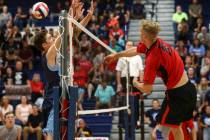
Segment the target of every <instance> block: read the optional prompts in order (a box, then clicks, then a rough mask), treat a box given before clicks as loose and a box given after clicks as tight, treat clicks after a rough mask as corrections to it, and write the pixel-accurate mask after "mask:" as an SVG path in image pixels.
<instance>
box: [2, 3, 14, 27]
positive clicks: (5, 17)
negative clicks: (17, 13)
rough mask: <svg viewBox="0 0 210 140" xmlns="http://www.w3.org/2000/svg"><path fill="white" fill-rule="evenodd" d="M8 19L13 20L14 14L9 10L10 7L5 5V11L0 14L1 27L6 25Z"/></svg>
mask: <svg viewBox="0 0 210 140" xmlns="http://www.w3.org/2000/svg"><path fill="white" fill-rule="evenodd" d="M8 21H12V15H11V13H9V12H8V7H7V6H6V5H5V6H3V12H2V13H1V14H0V28H2V27H4V26H5V25H6V24H7V22H8Z"/></svg>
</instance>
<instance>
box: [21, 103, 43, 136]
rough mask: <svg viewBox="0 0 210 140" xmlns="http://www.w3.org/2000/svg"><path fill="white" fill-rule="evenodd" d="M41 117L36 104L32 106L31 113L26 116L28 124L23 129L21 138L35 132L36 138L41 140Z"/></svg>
mask: <svg viewBox="0 0 210 140" xmlns="http://www.w3.org/2000/svg"><path fill="white" fill-rule="evenodd" d="M41 123H42V118H41V113H40V112H39V111H38V107H37V106H36V105H33V106H32V113H31V114H30V115H29V116H28V126H26V127H24V129H23V140H27V139H28V134H34V133H35V134H36V135H37V140H42V128H41Z"/></svg>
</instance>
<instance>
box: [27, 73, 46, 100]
mask: <svg viewBox="0 0 210 140" xmlns="http://www.w3.org/2000/svg"><path fill="white" fill-rule="evenodd" d="M30 85H31V102H32V103H35V102H36V100H37V99H38V98H40V97H43V94H44V84H43V82H42V81H41V77H40V74H39V73H34V74H33V78H32V80H31V81H30Z"/></svg>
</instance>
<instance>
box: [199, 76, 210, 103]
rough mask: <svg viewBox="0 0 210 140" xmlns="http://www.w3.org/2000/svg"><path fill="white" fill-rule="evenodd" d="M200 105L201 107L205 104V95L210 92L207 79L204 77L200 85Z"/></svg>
mask: <svg viewBox="0 0 210 140" xmlns="http://www.w3.org/2000/svg"><path fill="white" fill-rule="evenodd" d="M197 90H198V93H197V96H198V103H200V104H198V105H199V106H201V105H202V104H203V103H204V100H205V95H206V93H207V91H208V90H209V86H208V81H207V79H206V77H202V78H201V80H200V83H199V84H198V88H197Z"/></svg>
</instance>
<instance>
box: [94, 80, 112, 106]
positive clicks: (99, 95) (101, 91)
mask: <svg viewBox="0 0 210 140" xmlns="http://www.w3.org/2000/svg"><path fill="white" fill-rule="evenodd" d="M114 95H115V91H114V89H113V87H112V86H109V85H107V81H106V80H102V82H101V84H99V85H98V87H97V89H96V91H95V97H96V109H104V108H111V107H112V99H113V96H114Z"/></svg>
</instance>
